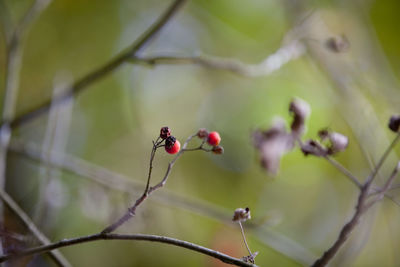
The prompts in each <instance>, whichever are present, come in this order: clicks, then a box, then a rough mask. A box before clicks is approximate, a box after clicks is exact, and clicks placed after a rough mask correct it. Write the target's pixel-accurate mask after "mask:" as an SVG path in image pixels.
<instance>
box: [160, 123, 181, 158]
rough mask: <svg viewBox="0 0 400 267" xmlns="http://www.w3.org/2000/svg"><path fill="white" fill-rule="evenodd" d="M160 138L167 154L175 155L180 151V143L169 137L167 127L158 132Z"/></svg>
mask: <svg viewBox="0 0 400 267" xmlns="http://www.w3.org/2000/svg"><path fill="white" fill-rule="evenodd" d="M160 138H161V139H162V140H165V151H167V153H169V154H176V153H178V152H179V150H180V149H181V143H180V142H179V141H178V140H176V138H175V137H174V136H172V135H171V129H170V128H169V127H167V126H166V127H162V128H161V130H160Z"/></svg>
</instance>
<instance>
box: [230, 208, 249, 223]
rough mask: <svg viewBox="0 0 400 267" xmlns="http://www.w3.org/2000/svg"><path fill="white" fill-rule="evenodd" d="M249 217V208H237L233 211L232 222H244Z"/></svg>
mask: <svg viewBox="0 0 400 267" xmlns="http://www.w3.org/2000/svg"><path fill="white" fill-rule="evenodd" d="M250 219H251V215H250V209H249V208H245V209H243V208H238V209H236V210H235V212H234V213H233V218H232V221H234V222H245V221H247V220H250Z"/></svg>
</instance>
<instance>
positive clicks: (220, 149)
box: [211, 146, 224, 155]
mask: <svg viewBox="0 0 400 267" xmlns="http://www.w3.org/2000/svg"><path fill="white" fill-rule="evenodd" d="M211 151H212V152H213V153H214V154H217V155H221V154H223V153H224V148H223V147H222V146H213V148H212V149H211Z"/></svg>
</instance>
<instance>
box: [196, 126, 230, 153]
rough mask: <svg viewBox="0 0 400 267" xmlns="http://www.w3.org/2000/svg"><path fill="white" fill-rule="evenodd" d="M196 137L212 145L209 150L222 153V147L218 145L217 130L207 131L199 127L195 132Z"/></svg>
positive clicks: (219, 139)
mask: <svg viewBox="0 0 400 267" xmlns="http://www.w3.org/2000/svg"><path fill="white" fill-rule="evenodd" d="M197 137H199V138H200V139H203V140H204V142H205V141H207V143H208V144H209V145H210V146H212V149H211V151H212V152H213V153H215V154H222V153H224V148H223V147H222V146H220V145H219V143H220V142H221V137H220V135H219V133H218V132H210V133H209V132H208V131H207V130H206V129H200V130H199V131H198V132H197Z"/></svg>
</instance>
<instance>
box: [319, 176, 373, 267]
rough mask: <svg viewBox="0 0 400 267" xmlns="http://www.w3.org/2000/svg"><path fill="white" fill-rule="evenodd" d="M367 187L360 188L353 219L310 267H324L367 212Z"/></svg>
mask: <svg viewBox="0 0 400 267" xmlns="http://www.w3.org/2000/svg"><path fill="white" fill-rule="evenodd" d="M369 186H370V184H367V185H365V186H363V187H362V189H361V192H360V195H359V197H358V202H357V206H356V212H355V213H354V215H353V217H352V218H351V220H350V221H349V222H348V223H346V224H345V225H344V226H343V228H342V230H341V231H340V234H339V237H338V238H337V240H336V241H335V243H334V244H333V245H332V246H331V247H330V248H329V249H328V250H327V251H325V253H324V254H323V255H322V256H321V257H320V258H319V259H318V260H317V261H315V262H314V263H313V265H312V267H323V266H326V265H327V264H328V262H329V261H330V260H331V259H332V258H333V257H334V256H335V255H336V253H337V252H338V251H339V249H340V248H341V247H342V245H343V244H344V243H345V242H346V240H347V239H348V238H349V236H350V234H351V232H352V231H353V229H354V228H355V227H356V226H357V224H358V223H359V221H360V218H361V216H362V215H363V214H364V213H365V212H366V211H367V208H366V206H365V202H366V200H367V197H368V191H369Z"/></svg>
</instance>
